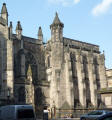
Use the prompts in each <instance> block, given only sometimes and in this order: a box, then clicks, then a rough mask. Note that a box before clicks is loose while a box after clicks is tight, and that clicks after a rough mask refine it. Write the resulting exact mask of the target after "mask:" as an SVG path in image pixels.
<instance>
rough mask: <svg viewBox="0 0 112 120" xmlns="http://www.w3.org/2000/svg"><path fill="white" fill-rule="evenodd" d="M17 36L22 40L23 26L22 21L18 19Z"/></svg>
mask: <svg viewBox="0 0 112 120" xmlns="http://www.w3.org/2000/svg"><path fill="white" fill-rule="evenodd" d="M16 37H17V38H18V39H19V40H21V37H22V27H21V24H20V21H18V23H17V26H16Z"/></svg>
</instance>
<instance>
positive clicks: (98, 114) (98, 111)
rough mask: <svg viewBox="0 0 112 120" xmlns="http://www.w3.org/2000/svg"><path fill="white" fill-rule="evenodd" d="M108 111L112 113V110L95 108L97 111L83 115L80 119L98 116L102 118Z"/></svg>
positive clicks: (90, 119)
mask: <svg viewBox="0 0 112 120" xmlns="http://www.w3.org/2000/svg"><path fill="white" fill-rule="evenodd" d="M108 113H110V114H112V112H111V111H109V110H95V111H92V112H89V113H87V114H84V115H82V116H81V117H80V120H97V119H96V118H99V119H100V117H102V116H104V115H106V114H108ZM99 119H98V120H99ZM111 120H112V119H111Z"/></svg>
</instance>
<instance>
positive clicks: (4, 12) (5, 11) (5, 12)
mask: <svg viewBox="0 0 112 120" xmlns="http://www.w3.org/2000/svg"><path fill="white" fill-rule="evenodd" d="M1 17H2V18H3V19H5V20H6V23H7V25H8V12H7V8H6V4H5V3H3V6H2V10H1Z"/></svg>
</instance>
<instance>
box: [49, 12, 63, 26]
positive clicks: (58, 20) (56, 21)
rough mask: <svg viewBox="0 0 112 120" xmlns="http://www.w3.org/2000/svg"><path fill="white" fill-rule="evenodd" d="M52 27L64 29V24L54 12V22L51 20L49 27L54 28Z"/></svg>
mask: <svg viewBox="0 0 112 120" xmlns="http://www.w3.org/2000/svg"><path fill="white" fill-rule="evenodd" d="M54 25H60V26H62V27H64V24H63V23H62V22H61V21H60V19H59V17H58V13H57V12H56V15H55V18H54V20H53V23H52V24H51V26H50V27H52V26H54Z"/></svg>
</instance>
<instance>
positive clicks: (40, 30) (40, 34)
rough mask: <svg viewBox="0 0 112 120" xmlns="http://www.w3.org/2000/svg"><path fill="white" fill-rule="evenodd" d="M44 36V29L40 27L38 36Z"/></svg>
mask: <svg viewBox="0 0 112 120" xmlns="http://www.w3.org/2000/svg"><path fill="white" fill-rule="evenodd" d="M42 35H43V34H42V29H41V27H39V30H38V36H42Z"/></svg>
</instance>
